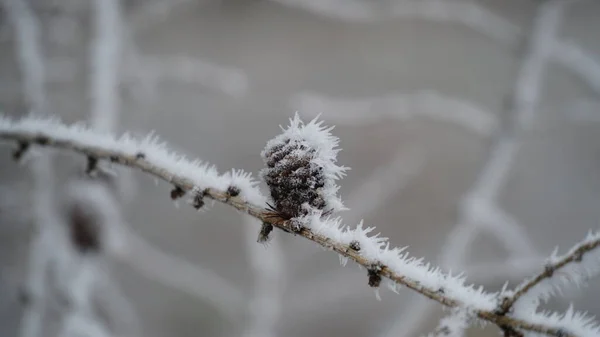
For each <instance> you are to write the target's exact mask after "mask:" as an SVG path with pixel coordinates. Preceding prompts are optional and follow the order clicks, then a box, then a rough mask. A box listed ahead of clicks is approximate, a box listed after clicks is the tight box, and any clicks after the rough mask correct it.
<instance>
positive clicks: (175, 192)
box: [171, 186, 185, 200]
mask: <svg viewBox="0 0 600 337" xmlns="http://www.w3.org/2000/svg"><path fill="white" fill-rule="evenodd" d="M184 195H185V191H184V190H183V189H182V188H181V187H179V186H175V187H174V188H173V189H172V190H171V199H173V200H177V199H179V198H181V197H183V196H184Z"/></svg>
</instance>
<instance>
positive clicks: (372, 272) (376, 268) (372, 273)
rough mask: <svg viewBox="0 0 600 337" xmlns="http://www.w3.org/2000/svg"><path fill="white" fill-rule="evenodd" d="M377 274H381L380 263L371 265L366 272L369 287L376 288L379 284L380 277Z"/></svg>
mask: <svg viewBox="0 0 600 337" xmlns="http://www.w3.org/2000/svg"><path fill="white" fill-rule="evenodd" d="M379 272H381V263H379V262H377V263H373V264H372V265H371V266H370V267H369V269H368V270H367V273H368V275H369V286H370V287H372V288H377V287H379V285H380V284H381V275H379Z"/></svg>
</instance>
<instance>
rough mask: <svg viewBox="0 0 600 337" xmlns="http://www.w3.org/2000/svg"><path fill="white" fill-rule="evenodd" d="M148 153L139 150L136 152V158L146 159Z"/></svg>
mask: <svg viewBox="0 0 600 337" xmlns="http://www.w3.org/2000/svg"><path fill="white" fill-rule="evenodd" d="M145 158H146V155H145V154H144V153H143V152H138V153H136V154H135V159H145Z"/></svg>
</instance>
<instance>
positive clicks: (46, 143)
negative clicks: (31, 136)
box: [35, 136, 50, 145]
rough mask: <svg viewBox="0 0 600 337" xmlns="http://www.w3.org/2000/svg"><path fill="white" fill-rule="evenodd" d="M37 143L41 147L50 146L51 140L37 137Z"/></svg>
mask: <svg viewBox="0 0 600 337" xmlns="http://www.w3.org/2000/svg"><path fill="white" fill-rule="evenodd" d="M35 142H36V143H38V144H40V145H48V143H50V138H48V137H46V136H37V137H36V138H35Z"/></svg>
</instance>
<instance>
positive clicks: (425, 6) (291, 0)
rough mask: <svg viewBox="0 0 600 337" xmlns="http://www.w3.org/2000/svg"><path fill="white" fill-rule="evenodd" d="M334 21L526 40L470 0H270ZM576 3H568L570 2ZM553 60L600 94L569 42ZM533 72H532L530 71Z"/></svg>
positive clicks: (557, 47) (594, 71) (585, 59)
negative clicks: (435, 26)
mask: <svg viewBox="0 0 600 337" xmlns="http://www.w3.org/2000/svg"><path fill="white" fill-rule="evenodd" d="M272 1H275V2H278V3H281V4H284V5H287V6H290V7H296V8H301V9H303V10H306V11H309V12H313V13H315V14H317V15H323V16H326V17H330V18H333V19H340V20H348V21H366V22H372V21H380V20H387V19H393V18H415V19H424V20H431V21H441V22H458V23H461V24H463V25H465V26H467V27H469V28H471V29H473V30H475V31H478V32H480V33H482V34H485V35H487V36H489V37H491V38H493V39H495V40H497V41H499V42H501V43H503V44H507V45H509V46H512V47H515V46H516V45H517V44H518V42H519V41H520V40H521V39H523V38H525V37H526V36H525V34H524V32H523V31H522V30H521V28H520V27H518V26H517V25H515V24H513V23H511V22H510V21H508V20H506V19H504V18H503V17H501V16H499V15H497V14H494V13H493V12H491V11H489V10H488V9H486V8H485V7H483V6H481V5H479V4H477V3H476V2H474V1H469V0H457V1H446V0H398V1H389V2H384V3H383V4H375V3H372V2H369V1H364V0H352V1H350V2H348V1H343V0H272ZM573 2H575V1H571V3H573ZM551 54H552V57H553V59H554V60H556V61H557V62H558V63H559V64H561V65H562V66H564V67H566V68H567V69H569V70H571V71H572V72H574V73H575V74H576V75H577V76H579V77H580V78H581V79H583V80H584V81H585V82H586V83H587V84H588V85H589V86H590V87H591V88H592V89H593V90H595V91H596V92H597V93H600V67H599V64H600V63H599V62H598V61H597V60H596V59H594V57H593V56H592V55H591V54H590V53H588V52H587V51H585V50H583V49H582V48H581V47H578V46H575V45H573V44H571V43H569V42H562V41H560V40H556V41H554V43H553V46H552V51H551ZM532 70H533V69H532Z"/></svg>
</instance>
